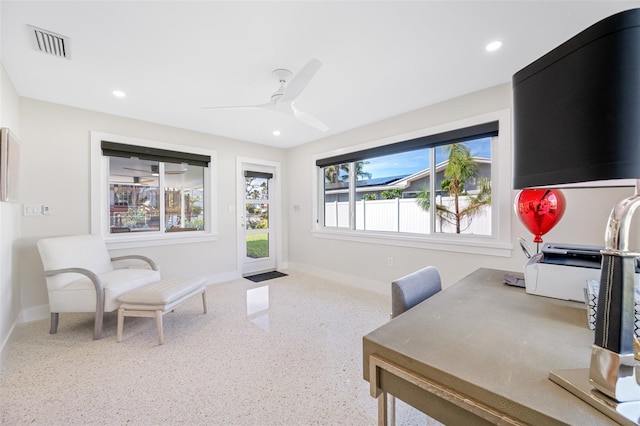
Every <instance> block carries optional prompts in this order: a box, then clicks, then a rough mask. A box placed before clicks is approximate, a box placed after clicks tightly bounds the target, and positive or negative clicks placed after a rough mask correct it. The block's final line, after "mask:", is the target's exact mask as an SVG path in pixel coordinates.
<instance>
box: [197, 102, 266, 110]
mask: <svg viewBox="0 0 640 426" xmlns="http://www.w3.org/2000/svg"><path fill="white" fill-rule="evenodd" d="M272 107H273V103H271V102H269V103H266V104H261V105H238V106H222V107H215V106H214V107H202V108H201V109H218V110H238V109H258V108H272Z"/></svg>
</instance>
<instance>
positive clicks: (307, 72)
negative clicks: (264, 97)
mask: <svg viewBox="0 0 640 426" xmlns="http://www.w3.org/2000/svg"><path fill="white" fill-rule="evenodd" d="M321 67H322V62H320V61H319V60H317V59H315V58H314V59H312V60H310V61H309V62H307V64H306V65H305V66H304V67H302V69H301V70H300V71H298V73H297V74H296V75H294V76H293V78H292V79H291V82H289V83H288V84H287V87H286V88H285V90H284V94H283V95H282V97H281V98H280V100H279V101H280V102H291V101H293V100H294V99H295V98H297V97H298V96H300V93H302V91H303V90H304V88H305V87H307V84H309V82H310V81H311V79H312V78H313V76H314V75H316V73H317V72H318V70H319V69H320V68H321Z"/></svg>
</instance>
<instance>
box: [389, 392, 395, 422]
mask: <svg viewBox="0 0 640 426" xmlns="http://www.w3.org/2000/svg"><path fill="white" fill-rule="evenodd" d="M389 426H396V397H395V396H393V395H389Z"/></svg>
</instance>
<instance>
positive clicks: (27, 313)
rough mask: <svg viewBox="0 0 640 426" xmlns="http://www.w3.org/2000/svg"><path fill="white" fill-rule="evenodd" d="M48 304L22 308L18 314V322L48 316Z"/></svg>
mask: <svg viewBox="0 0 640 426" xmlns="http://www.w3.org/2000/svg"><path fill="white" fill-rule="evenodd" d="M49 314H50V312H49V304H46V305H39V306H32V307H30V308H23V309H22V310H21V311H20V315H18V321H17V322H18V324H19V323H23V322H30V321H38V320H41V319H47V318H49Z"/></svg>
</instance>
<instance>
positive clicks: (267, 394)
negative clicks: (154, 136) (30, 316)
mask: <svg viewBox="0 0 640 426" xmlns="http://www.w3.org/2000/svg"><path fill="white" fill-rule="evenodd" d="M286 272H287V273H289V276H287V277H282V278H277V279H274V280H269V281H264V282H262V283H253V282H250V281H248V280H245V279H239V280H236V281H232V282H227V283H223V284H215V285H212V286H209V287H208V289H207V303H208V308H209V312H208V313H207V314H206V315H204V314H203V313H202V301H201V299H200V298H199V297H195V298H193V299H191V300H189V301H187V302H186V303H185V304H183V305H182V306H180V307H179V308H178V309H177V310H176V311H175V312H173V313H169V314H167V315H165V316H164V339H165V343H164V345H162V346H159V345H158V344H157V335H156V328H155V322H154V320H153V319H150V318H126V320H125V326H124V336H123V341H122V343H117V342H116V315H115V313H111V314H107V316H106V318H105V324H104V337H103V338H102V340H99V341H94V340H93V339H92V336H93V334H92V333H93V318H92V316H91V315H87V314H61V315H60V326H59V329H58V333H57V334H55V335H50V334H49V333H48V329H49V321H48V320H42V321H35V322H31V323H25V324H20V325H18V326H17V327H16V329H15V330H14V333H13V335H12V339H11V341H10V342H9V343H8V345H7V347H6V348H5V351H4V353H3V358H4V359H3V363H2V370H1V375H0V410H1V411H0V413H1V416H0V420H1V422H2V424H3V425H23V424H41V425H124V424H127V425H172V424H180V425H205V424H206V425H265V426H268V425H375V424H376V413H377V412H376V401H375V400H374V399H373V398H371V397H370V396H369V394H368V383H367V382H365V381H364V380H363V379H362V336H363V335H364V334H366V333H368V332H369V331H371V330H373V329H375V328H377V327H378V326H380V325H382V324H384V323H385V322H386V321H388V316H389V301H388V299H387V298H385V297H384V296H381V295H377V294H375V293H369V292H364V291H359V290H356V289H352V288H348V287H344V286H342V285H339V284H335V283H332V282H330V281H326V280H321V279H318V278H314V277H311V276H308V275H305V274H302V273H299V272H295V271H286ZM397 410H398V413H397V424H398V425H413V424H420V425H424V424H425V423H427V424H431V421H429V420H428V419H426V417H425V416H424V415H423V414H421V413H419V412H417V411H415V410H413V409H412V408H411V407H409V406H407V405H405V404H404V403H402V402H401V401H399V402H398V409H397Z"/></svg>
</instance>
